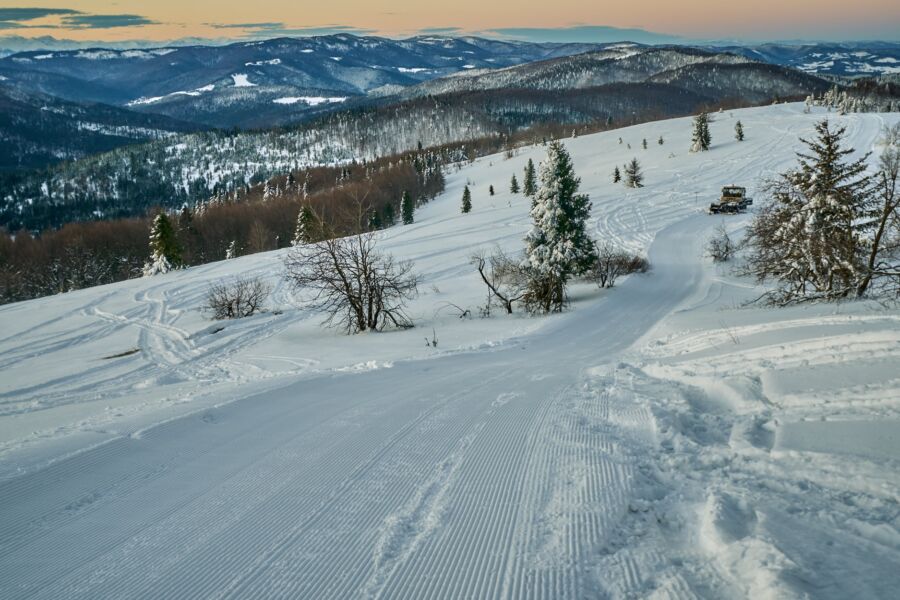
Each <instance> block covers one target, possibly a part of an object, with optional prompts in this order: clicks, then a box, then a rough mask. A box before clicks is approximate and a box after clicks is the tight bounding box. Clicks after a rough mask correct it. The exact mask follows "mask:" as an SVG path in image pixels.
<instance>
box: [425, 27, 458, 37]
mask: <svg viewBox="0 0 900 600" xmlns="http://www.w3.org/2000/svg"><path fill="white" fill-rule="evenodd" d="M461 31H462V28H460V27H425V28H423V29H420V30H419V33H421V34H425V35H428V34H432V33H459V32H461Z"/></svg>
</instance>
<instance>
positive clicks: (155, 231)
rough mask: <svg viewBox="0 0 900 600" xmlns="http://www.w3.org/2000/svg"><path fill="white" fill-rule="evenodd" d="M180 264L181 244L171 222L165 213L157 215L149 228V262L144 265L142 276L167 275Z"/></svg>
mask: <svg viewBox="0 0 900 600" xmlns="http://www.w3.org/2000/svg"><path fill="white" fill-rule="evenodd" d="M181 264H182V263H181V244H179V243H178V237H177V236H176V235H175V228H174V227H173V226H172V221H170V220H169V217H167V216H166V214H165V213H159V214H158V215H156V218H155V219H153V225H151V227H150V262H148V263H147V264H146V265H144V276H146V277H149V276H152V275H157V274H160V273H168V272H169V271H171V270H172V269H177V268H179V267H181Z"/></svg>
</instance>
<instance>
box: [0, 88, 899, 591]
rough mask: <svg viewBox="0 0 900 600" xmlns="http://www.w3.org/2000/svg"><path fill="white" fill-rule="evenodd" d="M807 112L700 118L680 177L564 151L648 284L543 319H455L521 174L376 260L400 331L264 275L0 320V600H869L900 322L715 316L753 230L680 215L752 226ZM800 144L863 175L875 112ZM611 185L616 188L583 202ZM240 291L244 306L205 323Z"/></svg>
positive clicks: (890, 312) (160, 283) (889, 531)
mask: <svg viewBox="0 0 900 600" xmlns="http://www.w3.org/2000/svg"><path fill="white" fill-rule="evenodd" d="M822 116H824V113H822V112H816V111H814V112H813V114H809V115H807V114H803V110H802V106H800V105H778V106H770V107H764V108H758V109H746V110H741V111H734V113H727V112H726V113H720V114H716V115H714V121H713V123H712V124H711V132H712V138H713V147H712V150H711V151H710V152H706V153H698V154H690V153H688V152H687V149H688V147H689V146H690V132H691V127H690V120H689V119H675V120H670V121H662V122H657V123H649V124H646V125H640V126H635V127H631V128H627V129H621V130H617V131H611V132H607V133H601V134H597V135H590V136H582V137H579V138H577V139H569V140H565V144H566V146H567V148H568V149H569V150H570V151H571V153H572V156H573V159H574V163H575V168H576V171H577V172H578V174H579V175H580V176H581V178H582V190H583V191H584V192H587V193H589V194H590V195H591V198H592V200H593V214H592V219H591V222H590V230H591V232H592V233H593V235H595V236H596V237H597V238H598V239H601V240H610V241H613V242H615V243H618V244H620V245H622V246H624V247H626V248H629V249H631V250H634V251H638V252H647V253H648V255H649V259H650V261H651V263H652V270H651V272H649V273H647V274H645V275H640V276H633V277H631V278H629V279H628V280H625V281H622V282H620V285H618V286H617V287H616V288H614V289H612V290H607V291H602V292H601V291H598V290H597V289H596V288H595V287H592V286H590V285H587V284H577V285H575V286H574V287H573V288H572V300H573V302H572V306H571V309H570V310H569V311H567V312H565V313H563V314H561V315H557V316H553V317H549V318H528V317H525V316H522V315H514V316H506V315H505V314H501V311H497V310H495V312H494V313H493V314H492V315H491V316H490V317H489V318H483V319H482V318H477V317H475V318H462V319H461V318H459V313H458V309H457V308H456V307H457V306H458V307H461V308H463V309H469V310H470V311H471V313H472V314H475V315H477V314H478V313H479V311H478V307H479V306H480V305H483V303H484V297H485V289H484V287H483V285H482V284H481V282H480V281H479V278H478V275H477V273H476V272H475V270H474V268H473V267H472V266H471V265H470V264H469V257H470V255H471V254H472V253H473V252H474V251H475V250H477V249H479V248H484V249H488V250H489V249H490V248H491V247H493V246H494V245H499V246H501V247H503V248H505V249H507V250H509V251H516V250H518V249H520V248H521V247H522V237H523V235H524V233H525V232H526V230H527V229H528V226H529V218H528V208H529V204H530V203H529V200H528V199H526V198H524V197H523V196H521V195H511V194H509V193H508V192H507V191H506V190H507V188H508V182H509V179H510V176H511V175H512V174H513V173H515V174H517V175H518V176H519V177H520V178H521V173H522V169H523V167H524V165H525V162H526V161H527V159H528V158H532V159H534V160H535V161H538V160H540V159H541V158H542V156H543V154H544V149H543V148H542V147H540V146H536V147H533V148H527V149H523V150H521V151H519V152H517V153H516V154H515V156H514V157H513V158H510V159H506V158H505V157H504V156H502V155H496V156H490V157H485V158H481V159H479V160H477V161H475V162H474V163H472V164H469V165H466V166H464V167H462V168H461V169H460V170H458V171H455V170H454V171H451V172H450V173H448V178H447V190H446V192H445V193H444V194H443V195H442V196H440V197H439V198H438V199H436V200H434V201H433V202H431V203H429V204H428V205H426V206H424V207H421V208H420V209H419V210H418V211H417V212H416V222H415V224H413V225H407V226H396V227H392V228H390V229H388V230H386V231H384V232H383V233H381V234H380V236H381V243H382V247H383V248H384V249H385V250H387V251H390V252H392V253H394V254H395V255H396V256H398V257H400V258H403V259H409V260H412V261H414V263H415V267H416V270H417V271H418V272H419V273H421V274H422V275H423V278H424V279H423V283H422V285H421V289H420V291H421V294H420V296H419V298H418V299H417V300H415V301H414V302H413V303H412V304H411V306H410V312H411V314H412V315H413V317H414V318H415V320H416V322H417V324H418V326H417V327H416V328H415V329H412V330H408V331H402V332H385V333H379V334H368V335H358V336H352V337H348V336H343V335H340V334H339V333H338V332H335V331H332V330H327V329H323V328H321V327H320V326H319V323H320V321H321V319H322V317H321V315H316V314H313V313H311V312H310V311H309V310H308V309H307V308H305V305H304V298H305V296H304V294H303V293H302V292H297V291H295V290H293V289H291V288H290V287H289V286H288V285H287V284H285V283H284V281H283V279H282V277H281V273H282V262H281V261H282V258H283V255H284V251H279V252H271V253H265V254H257V255H252V256H247V257H243V258H237V259H232V260H228V261H223V262H220V263H215V264H209V265H204V266H201V267H195V268H191V269H187V270H184V271H181V272H174V273H170V274H167V275H160V276H156V277H150V278H145V279H139V280H133V281H127V282H122V283H119V284H114V285H108V286H103V287H98V288H94V289H89V290H83V291H78V292H73V293H69V294H65V295H60V296H56V297H50V298H43V299H38V300H33V301H29V302H25V303H20V304H13V305H7V306H3V307H0V323H2V327H0V331H2V332H3V333H2V337H0V373H2V377H0V507H2V510H0V597H2V598H119V597H155V598H198V597H201V598H208V597H228V598H274V597H282V598H348V597H390V598H393V597H397V598H432V597H444V598H495V597H502V598H532V597H533V598H538V597H540V598H586V597H589V598H594V597H611V598H637V597H659V598H662V597H672V598H696V597H708V598H742V597H746V598H794V597H811V598H812V597H815V598H848V597H853V598H889V597H894V596H895V593H896V590H897V589H898V587H900V569H898V565H900V504H898V497H900V456H898V453H900V447H898V446H900V444H898V439H900V311H898V310H896V309H891V308H886V307H884V306H881V305H879V304H875V303H868V302H852V303H845V304H841V305H812V306H804V307H796V308H791V309H781V310H776V309H769V308H764V307H759V306H751V307H745V306H744V303H745V301H747V300H749V299H752V298H754V297H756V296H757V295H758V294H759V293H760V289H759V288H757V287H755V286H754V285H753V284H752V282H748V281H746V280H744V279H740V278H738V277H736V276H734V275H733V274H732V273H731V271H730V270H729V269H728V268H721V267H717V266H715V265H713V264H712V263H711V262H710V261H709V260H708V259H706V258H705V257H704V256H703V254H704V253H703V246H704V243H705V240H706V239H707V238H708V237H709V235H710V234H711V232H712V231H713V229H714V228H715V227H717V226H718V225H720V224H722V223H724V224H725V225H726V227H727V228H728V229H729V230H730V231H731V232H732V233H733V234H734V235H735V236H736V237H737V236H739V235H740V232H741V230H742V228H743V227H744V226H745V225H746V224H747V222H748V220H749V218H750V215H740V216H732V217H725V218H723V217H714V216H709V215H707V214H705V213H704V211H703V209H704V207H705V206H706V205H708V203H709V202H710V200H711V199H713V198H715V197H716V195H717V194H718V192H719V190H720V189H721V187H722V186H723V185H730V184H737V185H745V186H747V187H748V191H749V192H750V194H751V195H752V196H755V197H756V199H757V202H758V203H759V202H761V201H762V196H763V194H762V190H761V184H762V181H763V180H764V179H765V178H767V177H770V176H772V175H773V174H775V173H776V172H778V171H781V170H784V169H785V168H787V167H788V166H790V165H791V164H792V163H793V153H794V152H795V151H796V150H798V149H800V148H801V145H800V142H799V141H798V138H799V137H801V136H809V135H810V134H811V133H812V130H813V125H814V123H815V122H816V120H817V119H820V118H822ZM738 118H739V119H740V120H741V121H742V122H743V124H744V130H745V132H746V135H747V139H746V141H745V142H743V143H738V142H736V141H734V140H733V128H734V122H735V121H736V120H737V119H738ZM830 118H832V119H833V120H834V121H835V122H837V123H839V124H841V125H843V126H846V127H847V131H848V136H849V143H851V144H852V145H853V146H854V147H855V148H856V149H857V150H858V151H859V152H865V151H869V150H873V151H874V152H875V155H876V156H877V153H878V152H879V147H878V146H877V144H876V140H877V139H878V137H879V132H880V129H881V127H882V126H883V125H884V124H885V123H890V122H893V121H894V120H896V119H897V115H877V114H861V115H847V116H837V115H831V116H830ZM620 136H621V138H622V143H621V144H619V142H618V138H619V137H620ZM659 136H663V138H664V141H665V143H664V145H658V144H657V143H656V140H657V139H658V138H659ZM644 138H646V139H648V140H651V141H652V143H651V144H650V145H649V147H648V149H647V150H643V149H642V148H641V140H642V139H644ZM629 144H630V146H631V149H630V150H629V149H628V148H627V145H629ZM632 157H637V158H638V159H639V160H640V161H641V164H642V165H643V167H644V171H645V175H646V180H645V181H646V187H645V188H643V189H638V190H628V189H625V188H623V187H622V186H621V185H620V184H619V185H614V184H612V183H611V182H610V174H611V172H612V170H613V167H614V166H615V165H620V166H621V165H622V164H623V163H624V162H625V161H626V160H630V159H631V158H632ZM467 183H468V185H469V187H470V189H471V190H472V202H473V211H472V213H471V214H468V215H463V214H460V212H459V203H460V198H461V194H462V189H463V186H464V185H466V184H467ZM489 185H493V186H494V188H495V189H496V190H497V192H498V193H497V195H495V196H490V195H489V194H488V191H487V190H488V186H489ZM236 275H245V276H259V277H263V278H265V279H267V280H269V281H270V282H271V283H272V285H273V288H274V291H273V294H272V297H271V299H270V301H269V305H268V309H269V310H268V312H266V313H263V314H261V315H258V316H254V317H251V318H247V319H242V320H239V321H223V322H213V321H210V320H209V319H208V318H207V316H206V315H205V314H204V312H203V311H202V304H203V300H204V294H205V292H206V289H207V286H208V285H209V284H210V283H212V282H217V281H222V280H227V279H228V278H229V277H232V276H236ZM435 338H436V339H437V341H438V345H437V347H433V346H432V345H431V344H430V343H429V344H426V340H428V341H429V342H430V341H431V340H432V339H435Z"/></svg>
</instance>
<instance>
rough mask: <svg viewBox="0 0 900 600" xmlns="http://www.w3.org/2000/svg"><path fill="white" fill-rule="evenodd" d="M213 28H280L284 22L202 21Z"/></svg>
mask: <svg viewBox="0 0 900 600" xmlns="http://www.w3.org/2000/svg"><path fill="white" fill-rule="evenodd" d="M204 25H206V26H207V27H212V28H214V29H281V28H283V27H284V23H204Z"/></svg>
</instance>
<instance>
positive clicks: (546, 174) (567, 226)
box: [524, 141, 596, 312]
mask: <svg viewBox="0 0 900 600" xmlns="http://www.w3.org/2000/svg"><path fill="white" fill-rule="evenodd" d="M580 183H581V180H580V179H579V178H578V177H577V176H576V175H575V172H574V169H573V167H572V159H571V157H570V156H569V153H568V152H567V151H566V149H565V147H564V146H563V145H562V144H561V143H560V142H557V141H555V142H551V143H550V146H549V148H548V150H547V158H546V159H545V160H544V161H543V162H542V163H541V168H540V187H539V188H538V191H537V193H536V194H535V203H534V206H533V207H532V209H531V218H532V221H533V227H532V229H531V231H530V232H529V233H528V234H527V235H526V236H525V244H526V257H525V263H524V266H525V268H526V269H527V271H528V272H529V279H530V281H529V294H528V303H529V304H530V305H531V308H532V309H533V310H536V311H540V312H558V311H560V310H562V308H563V306H564V305H565V301H566V297H565V287H566V284H567V282H568V280H569V279H570V278H571V277H572V276H574V275H578V274H580V273H583V272H585V271H586V270H587V269H588V268H589V267H590V265H591V264H593V262H594V261H595V260H596V251H595V250H594V244H593V242H592V241H591V239H590V237H588V235H587V231H586V224H587V219H588V217H589V216H590V210H591V202H590V199H589V198H588V196H587V195H586V194H579V193H578V187H579V185H580Z"/></svg>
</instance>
